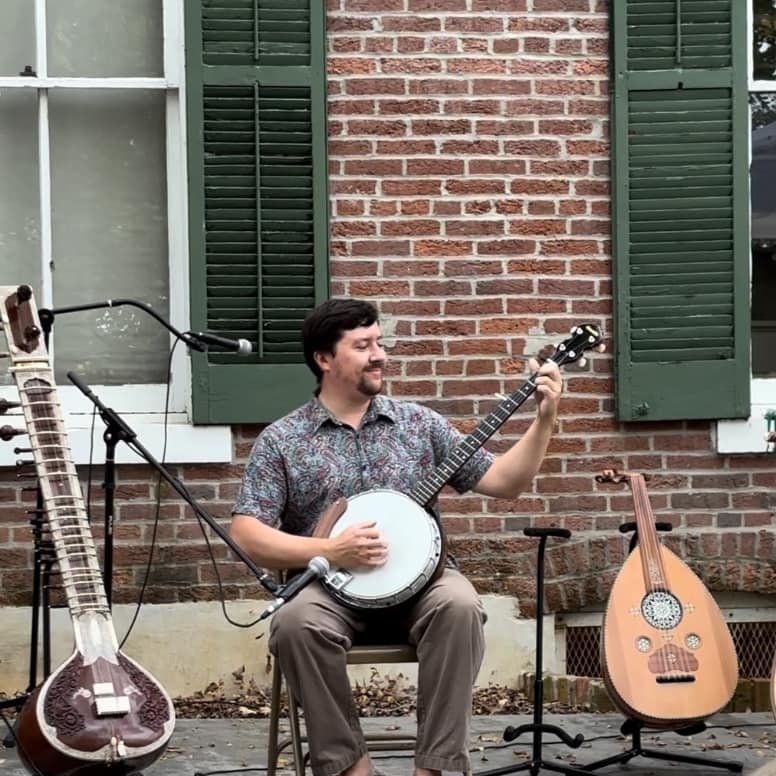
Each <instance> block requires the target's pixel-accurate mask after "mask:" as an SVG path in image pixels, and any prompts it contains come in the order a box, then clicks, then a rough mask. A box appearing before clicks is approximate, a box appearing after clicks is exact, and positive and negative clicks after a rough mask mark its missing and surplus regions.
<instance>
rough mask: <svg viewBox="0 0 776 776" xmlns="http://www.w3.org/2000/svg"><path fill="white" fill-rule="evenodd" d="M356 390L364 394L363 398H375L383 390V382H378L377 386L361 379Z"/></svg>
mask: <svg viewBox="0 0 776 776" xmlns="http://www.w3.org/2000/svg"><path fill="white" fill-rule="evenodd" d="M358 390H359V391H360V392H361V393H363V394H364V396H369V397H372V396H377V394H379V393H380V392H381V391H382V390H383V381H382V380H380V382H379V383H377V385H375V384H374V383H368V382H367V381H366V380H365V379H364V378H363V377H362V378H361V380H359V382H358Z"/></svg>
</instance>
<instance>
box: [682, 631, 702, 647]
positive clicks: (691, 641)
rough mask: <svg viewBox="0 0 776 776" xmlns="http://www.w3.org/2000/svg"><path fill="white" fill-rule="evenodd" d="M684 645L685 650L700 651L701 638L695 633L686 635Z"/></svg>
mask: <svg viewBox="0 0 776 776" xmlns="http://www.w3.org/2000/svg"><path fill="white" fill-rule="evenodd" d="M684 643H685V646H686V647H687V649H700V647H701V637H700V636H699V635H698V634H697V633H688V634H687V636H686V638H685V640H684Z"/></svg>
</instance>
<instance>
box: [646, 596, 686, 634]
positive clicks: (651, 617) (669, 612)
mask: <svg viewBox="0 0 776 776" xmlns="http://www.w3.org/2000/svg"><path fill="white" fill-rule="evenodd" d="M641 613H642V614H643V615H644V619H645V620H646V621H647V622H648V623H649V624H650V625H651V626H652V627H653V628H657V629H658V630H671V629H672V628H675V627H676V626H677V625H679V623H680V622H681V619H682V605H681V604H680V603H679V600H678V599H677V598H676V597H675V596H673V595H671V593H668V592H666V591H664V590H658V591H656V592H653V593H647V595H646V596H644V600H643V601H642V602H641Z"/></svg>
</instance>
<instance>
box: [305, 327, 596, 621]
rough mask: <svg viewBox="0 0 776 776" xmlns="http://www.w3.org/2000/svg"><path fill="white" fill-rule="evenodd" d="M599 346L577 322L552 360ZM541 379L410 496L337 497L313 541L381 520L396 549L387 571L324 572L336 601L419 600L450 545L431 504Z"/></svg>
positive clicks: (385, 603)
mask: <svg viewBox="0 0 776 776" xmlns="http://www.w3.org/2000/svg"><path fill="white" fill-rule="evenodd" d="M601 340H602V334H601V330H600V329H599V327H598V326H596V325H595V324H592V323H585V324H580V325H578V326H575V327H574V328H573V329H572V331H571V336H570V337H569V338H568V339H566V340H565V341H564V342H562V343H561V344H560V345H558V346H557V347H556V348H555V349H554V352H553V353H552V355H550V357H549V359H548V360H549V361H553V362H555V363H556V364H558V366H562V365H563V364H568V363H572V362H574V361H579V360H580V359H581V358H582V355H583V354H584V353H585V352H586V351H588V350H592V349H599V350H600V349H603V348H602V346H601ZM536 377H537V374H536V373H534V374H533V375H531V377H530V378H529V379H528V380H527V381H526V382H525V383H524V384H523V385H522V386H521V387H520V388H519V389H518V390H516V391H515V392H514V393H512V394H511V395H510V396H507V397H504V398H503V399H502V400H501V402H500V403H499V404H498V405H497V406H496V408H495V409H494V410H493V411H492V412H490V413H489V414H488V415H487V416H486V417H485V418H483V419H482V420H481V421H480V423H479V424H478V425H477V427H476V429H475V430H474V431H473V432H472V433H471V434H469V435H468V436H466V437H465V438H464V439H462V440H461V441H460V442H459V443H458V444H457V445H456V446H455V448H453V450H452V451H451V452H450V453H449V454H448V455H447V457H446V458H445V459H444V460H443V461H442V462H441V463H440V464H439V465H438V466H437V467H436V468H435V469H434V471H433V472H431V474H429V475H428V476H427V477H425V478H424V479H423V480H421V481H420V482H419V483H418V484H417V485H416V486H415V487H414V488H413V489H412V490H411V491H410V493H408V494H405V493H400V492H398V491H394V490H389V489H386V488H376V489H374V490H368V491H365V492H363V493H358V494H356V495H355V496H351V497H350V498H348V499H340V500H339V502H335V503H334V504H332V505H331V506H330V507H329V509H328V510H327V511H326V512H325V513H324V514H323V516H322V517H321V519H320V521H319V522H318V525H317V526H316V528H315V531H314V535H315V536H337V535H339V534H340V533H341V532H342V531H344V530H345V529H346V528H348V527H350V526H351V525H354V524H357V523H361V522H371V521H376V522H377V528H378V530H379V532H380V535H381V536H382V537H383V539H385V541H386V543H387V544H388V546H389V547H390V548H391V552H390V555H389V557H388V560H387V561H386V562H385V563H384V564H383V565H382V566H378V567H374V568H372V567H369V568H365V567H361V568H357V569H344V568H331V569H329V570H328V571H326V573H325V574H323V576H322V577H321V584H322V585H323V586H324V588H325V589H326V590H327V591H328V592H329V593H330V594H331V595H332V596H333V597H334V598H335V599H336V600H337V601H339V602H340V603H342V604H344V605H346V606H349V607H351V608H354V609H363V610H366V611H370V610H379V609H385V608H388V607H392V606H397V605H399V604H402V603H404V602H406V601H409V600H410V599H412V598H413V597H414V596H416V595H418V594H419V593H420V592H421V591H422V590H423V589H424V588H425V587H426V586H427V585H429V584H430V583H431V582H433V581H434V580H435V579H436V578H437V577H438V576H439V575H440V574H441V573H442V571H443V569H444V565H445V559H446V557H447V552H446V547H445V539H444V535H443V532H442V527H441V525H440V523H439V520H438V519H437V517H436V516H435V515H434V514H433V513H431V512H430V506H431V504H432V503H433V502H434V499H435V498H436V496H437V494H438V493H439V492H440V491H441V490H442V488H443V487H444V486H445V484H446V483H447V482H449V480H450V479H451V478H452V477H453V476H454V475H455V473H456V472H457V471H458V470H459V469H460V468H461V467H462V466H463V465H464V464H465V463H466V462H467V461H468V460H469V459H470V458H471V457H472V456H473V455H474V454H475V453H476V452H477V451H478V450H479V449H480V448H481V447H482V446H483V445H484V444H485V442H487V440H488V439H490V437H491V436H492V435H493V434H494V433H495V432H496V431H497V430H498V429H499V428H500V427H501V426H502V425H503V424H504V423H505V422H506V421H507V420H508V419H509V417H510V416H511V415H512V414H513V413H514V412H515V410H517V408H518V407H519V406H520V405H521V404H522V403H523V402H524V401H525V400H526V399H527V398H528V397H529V396H530V395H531V394H532V393H533V392H534V391H535V390H536Z"/></svg>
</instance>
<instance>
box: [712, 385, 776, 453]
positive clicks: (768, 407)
mask: <svg viewBox="0 0 776 776" xmlns="http://www.w3.org/2000/svg"><path fill="white" fill-rule="evenodd" d="M774 410H776V379H763V378H758V379H755V380H752V410H751V415H750V416H749V417H748V418H747V419H746V420H720V421H718V422H717V452H718V453H723V454H735V453H767V452H768V450H769V448H768V444H767V442H766V441H765V437H766V435H767V433H768V423H767V421H766V420H765V414H766V413H767V412H772V411H774Z"/></svg>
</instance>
